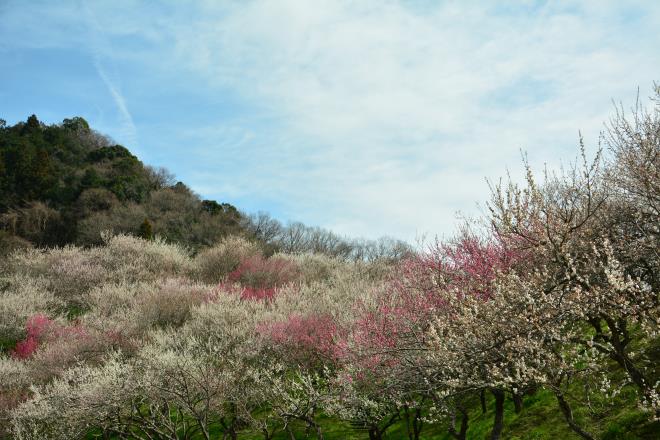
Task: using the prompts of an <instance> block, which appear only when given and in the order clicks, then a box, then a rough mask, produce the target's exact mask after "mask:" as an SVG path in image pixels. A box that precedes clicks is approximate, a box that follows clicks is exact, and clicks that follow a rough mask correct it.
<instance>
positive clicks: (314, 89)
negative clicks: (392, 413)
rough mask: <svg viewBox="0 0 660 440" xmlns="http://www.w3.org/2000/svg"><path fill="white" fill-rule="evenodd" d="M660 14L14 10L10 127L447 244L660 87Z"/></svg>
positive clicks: (290, 7)
mask: <svg viewBox="0 0 660 440" xmlns="http://www.w3.org/2000/svg"><path fill="white" fill-rule="evenodd" d="M658 29H660V2H656V1H628V2H621V1H600V0H598V1H582V2H563V1H552V2H535V1H520V2H485V1H483V2H469V1H460V2H459V1H456V2H452V1H443V2H430V1H412V0H411V1H385V0H377V1H360V2H349V1H340V0H334V1H325V0H314V1H309V0H281V1H280V0H271V1H247V0H246V1H236V2H231V1H199V2H178V1H177V2H175V1H170V2H162V3H158V4H157V3H156V2H138V1H135V2H129V1H121V0H113V1H94V2H52V1H44V2H33V1H30V2H26V1H18V0H17V1H12V0H9V1H7V0H0V118H3V119H6V120H7V121H8V123H11V124H13V123H15V122H17V121H20V120H25V119H26V118H27V116H29V115H30V114H32V113H35V114H37V116H38V117H39V118H40V119H41V120H42V121H45V122H47V123H58V122H61V120H62V119H63V118H65V117H71V116H75V115H79V116H83V117H84V118H85V119H87V120H88V121H89V122H90V124H91V125H92V126H93V127H94V128H96V129H98V130H99V131H102V132H104V133H106V134H108V135H110V136H111V137H112V138H113V139H115V140H116V141H117V142H119V143H121V144H123V145H125V146H127V147H129V148H130V149H131V150H132V151H134V152H135V153H136V154H137V155H138V156H139V157H140V159H141V160H143V161H144V162H146V163H148V164H152V165H157V166H165V167H167V168H168V169H170V170H171V171H173V172H174V173H175V174H176V175H177V177H178V178H179V179H180V180H182V181H184V182H186V183H188V184H189V185H190V186H191V187H192V188H193V189H194V190H195V191H196V192H198V193H199V194H200V195H202V196H203V197H205V198H214V199H217V200H220V201H228V202H230V203H233V204H235V205H236V206H237V207H239V208H240V209H243V210H246V211H250V212H254V211H257V210H266V211H269V212H270V213H271V214H272V215H274V216H275V217H277V218H279V219H281V220H283V221H287V220H300V221H303V222H305V223H307V224H310V225H318V226H323V227H327V228H331V229H333V230H335V231H337V232H340V233H342V234H347V235H351V236H365V237H377V236H380V235H384V234H387V235H391V236H394V237H397V238H402V239H407V240H414V239H415V237H417V236H420V235H423V234H425V235H427V236H429V235H430V236H433V235H435V234H438V235H447V234H450V233H451V232H452V231H453V230H454V228H455V227H456V225H457V219H456V218H457V213H458V212H461V213H463V215H466V216H472V215H477V214H478V213H479V208H478V207H477V204H481V205H482V206H483V203H484V202H485V200H486V199H487V196H488V186H487V184H486V180H485V179H486V178H489V179H497V178H498V177H499V176H503V175H505V173H506V170H507V169H508V170H509V171H510V173H511V175H512V176H513V177H514V178H519V176H520V175H521V174H522V166H521V161H520V151H521V150H525V151H526V152H527V154H528V156H529V160H530V163H531V164H532V165H533V166H534V167H536V168H537V169H539V168H541V167H542V166H543V164H544V163H547V164H548V166H550V167H556V166H558V165H559V163H560V161H564V162H567V161H570V160H571V159H572V158H573V157H574V156H575V154H576V145H577V139H578V132H579V131H580V130H581V131H582V133H583V134H584V136H585V138H586V142H587V145H588V146H589V147H590V148H591V150H592V151H593V149H594V148H595V145H596V144H597V141H598V133H599V131H600V130H602V128H603V122H604V121H605V120H607V118H608V117H609V115H611V113H612V109H613V105H612V100H614V101H616V102H622V103H623V105H624V107H629V106H630V105H631V104H632V103H633V102H634V99H635V96H636V93H637V88H638V87H639V90H640V95H641V97H646V96H648V95H649V94H650V90H651V86H652V83H653V81H654V80H658V79H660V33H659V32H658Z"/></svg>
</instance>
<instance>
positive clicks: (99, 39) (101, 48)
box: [82, 2, 138, 148]
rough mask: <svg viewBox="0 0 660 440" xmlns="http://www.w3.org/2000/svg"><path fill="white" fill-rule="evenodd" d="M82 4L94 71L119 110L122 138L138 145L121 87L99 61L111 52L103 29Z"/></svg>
mask: <svg viewBox="0 0 660 440" xmlns="http://www.w3.org/2000/svg"><path fill="white" fill-rule="evenodd" d="M82 5H83V10H84V11H85V16H86V18H87V22H88V24H89V28H90V31H91V32H90V35H91V40H90V45H89V49H90V51H91V55H92V58H93V62H94V68H95V69H96V72H97V73H98V75H99V77H100V78H101V80H102V81H103V84H105V86H106V88H107V89H108V93H110V96H112V100H113V101H114V103H115V106H116V107H117V111H118V112H119V116H120V120H121V131H122V132H121V136H122V138H123V139H126V140H127V141H128V143H129V144H130V145H131V146H132V147H134V148H136V147H138V145H137V143H138V141H137V128H136V127H135V123H134V122H133V116H132V115H131V112H130V111H129V110H128V105H127V104H126V99H125V98H124V95H123V94H122V93H121V89H120V88H119V87H118V86H117V84H116V82H115V81H113V80H111V79H110V77H109V76H108V73H107V72H106V69H104V68H103V64H102V61H101V58H102V56H103V54H104V53H109V55H111V54H112V52H111V51H110V50H109V49H108V48H109V44H108V42H107V41H106V40H105V39H104V36H103V29H102V27H101V25H100V24H99V22H98V20H97V19H96V16H95V15H94V12H93V11H92V10H91V9H90V8H89V6H88V4H87V2H83V3H82Z"/></svg>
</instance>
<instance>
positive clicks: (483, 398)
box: [479, 390, 488, 414]
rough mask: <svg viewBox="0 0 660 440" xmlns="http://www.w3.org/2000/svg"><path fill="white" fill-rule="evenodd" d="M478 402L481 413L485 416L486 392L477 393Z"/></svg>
mask: <svg viewBox="0 0 660 440" xmlns="http://www.w3.org/2000/svg"><path fill="white" fill-rule="evenodd" d="M479 401H480V402H481V413H482V414H486V411H487V410H488V408H486V390H481V392H480V393H479Z"/></svg>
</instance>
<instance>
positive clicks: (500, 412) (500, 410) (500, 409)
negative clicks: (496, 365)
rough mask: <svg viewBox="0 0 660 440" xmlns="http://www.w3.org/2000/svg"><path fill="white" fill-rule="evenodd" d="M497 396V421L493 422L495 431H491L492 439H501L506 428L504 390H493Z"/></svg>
mask: <svg viewBox="0 0 660 440" xmlns="http://www.w3.org/2000/svg"><path fill="white" fill-rule="evenodd" d="M491 392H492V393H493V396H495V421H494V423H493V431H492V432H491V433H490V440H499V438H500V436H501V435H502V429H504V397H505V395H504V391H502V390H496V389H493V390H491Z"/></svg>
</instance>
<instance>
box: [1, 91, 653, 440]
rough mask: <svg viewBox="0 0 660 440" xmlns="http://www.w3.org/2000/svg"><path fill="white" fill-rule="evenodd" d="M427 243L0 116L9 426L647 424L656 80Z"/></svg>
mask: <svg viewBox="0 0 660 440" xmlns="http://www.w3.org/2000/svg"><path fill="white" fill-rule="evenodd" d="M603 142H604V147H605V148H607V150H598V151H597V152H596V154H595V155H594V157H593V158H592V159H588V158H587V153H586V151H585V148H584V145H583V144H581V145H580V146H581V148H580V151H579V152H578V159H577V160H576V161H575V162H574V163H573V164H572V165H571V166H569V167H567V168H566V169H564V170H562V171H561V172H557V173H554V174H553V173H546V174H545V175H544V177H543V178H542V179H538V178H537V177H535V175H534V173H533V172H532V170H531V169H529V167H528V169H527V178H526V180H525V182H524V183H521V184H520V183H516V182H513V181H510V180H508V181H501V182H500V183H499V184H497V185H493V187H492V194H491V198H490V202H489V204H488V208H489V209H488V213H487V214H484V217H483V218H481V219H479V221H478V222H472V223H466V224H464V225H462V227H461V228H460V232H459V233H458V234H456V235H455V236H454V237H452V238H450V239H447V240H444V241H440V240H436V241H435V242H434V243H431V244H429V245H428V246H427V247H426V248H425V249H421V250H419V251H418V252H413V250H412V249H411V248H410V247H409V246H407V245H405V244H404V243H401V242H397V241H396V240H392V239H381V240H378V241H366V240H365V241H361V240H348V239H345V238H342V237H340V236H338V235H336V234H333V233H332V232H330V231H325V230H323V229H320V228H312V227H307V226H304V225H302V224H296V223H291V224H288V225H286V226H283V225H282V224H281V223H279V222H278V221H275V220H273V219H272V218H270V217H269V216H268V215H266V214H263V213H262V214H254V215H247V214H242V213H240V212H239V211H238V210H237V209H236V208H235V207H233V206H231V205H229V204H226V203H219V202H215V201H210V200H201V199H200V198H199V197H198V196H197V195H195V194H194V193H193V192H192V191H190V189H189V188H187V187H186V186H185V185H184V184H183V183H181V182H175V181H174V179H173V178H172V177H171V175H170V174H169V173H167V172H165V171H163V170H154V169H152V168H150V167H147V166H144V165H143V164H142V163H141V162H140V161H139V160H138V159H137V158H136V157H135V156H134V155H132V154H131V153H130V152H129V151H128V150H127V149H126V148H124V147H122V146H119V145H114V144H113V143H112V142H111V141H109V140H108V139H107V138H106V137H104V136H102V135H99V134H98V133H96V132H95V131H93V130H92V129H90V127H89V126H88V124H87V123H86V122H85V121H84V120H83V119H81V118H73V119H66V120H64V122H63V123H62V124H58V125H51V126H46V125H43V124H41V123H39V121H38V120H37V118H36V117H35V116H31V117H30V118H28V120H27V122H25V123H19V124H16V125H14V126H12V127H6V126H5V124H2V128H1V129H0V170H2V173H1V174H0V178H1V179H2V180H1V186H0V197H1V198H0V209H1V211H0V212H1V213H2V214H1V215H2V217H1V220H2V227H3V232H2V234H3V235H2V246H3V248H2V249H3V254H4V255H3V256H2V259H0V437H4V438H8V439H16V440H42V439H58V440H59V439H81V438H89V439H92V438H102V439H145V440H146V439H150V440H151V439H154V440H155V439H158V440H161V439H163V440H165V439H167V440H181V439H186V440H188V439H190V440H192V439H205V440H210V439H216V438H222V439H231V440H237V439H246V440H247V439H264V440H274V439H302V438H317V439H337V440H338V439H366V438H368V439H369V440H384V439H409V440H419V439H450V438H452V439H457V440H464V439H482V438H490V439H493V440H497V439H500V438H510V439H556V438H567V439H568V438H582V439H607V440H612V439H649V440H650V439H655V438H658V434H659V433H660V397H659V396H660V389H659V388H658V387H659V385H660V339H659V337H658V336H659V335H660V332H659V329H658V326H659V325H660V321H659V318H660V297H659V292H660V258H659V255H658V249H659V248H660V243H659V240H660V229H659V228H658V225H660V210H659V205H658V200H660V174H659V172H658V170H659V169H660V87H658V88H657V89H656V96H655V100H653V101H652V102H651V104H650V106H649V107H648V108H646V107H643V106H641V105H640V106H638V107H636V108H635V109H634V114H633V115H632V117H630V118H626V117H624V115H622V114H619V113H617V114H616V115H615V116H614V117H613V119H612V121H611V122H610V125H609V127H608V131H607V133H606V136H605V137H604V141H603Z"/></svg>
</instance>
